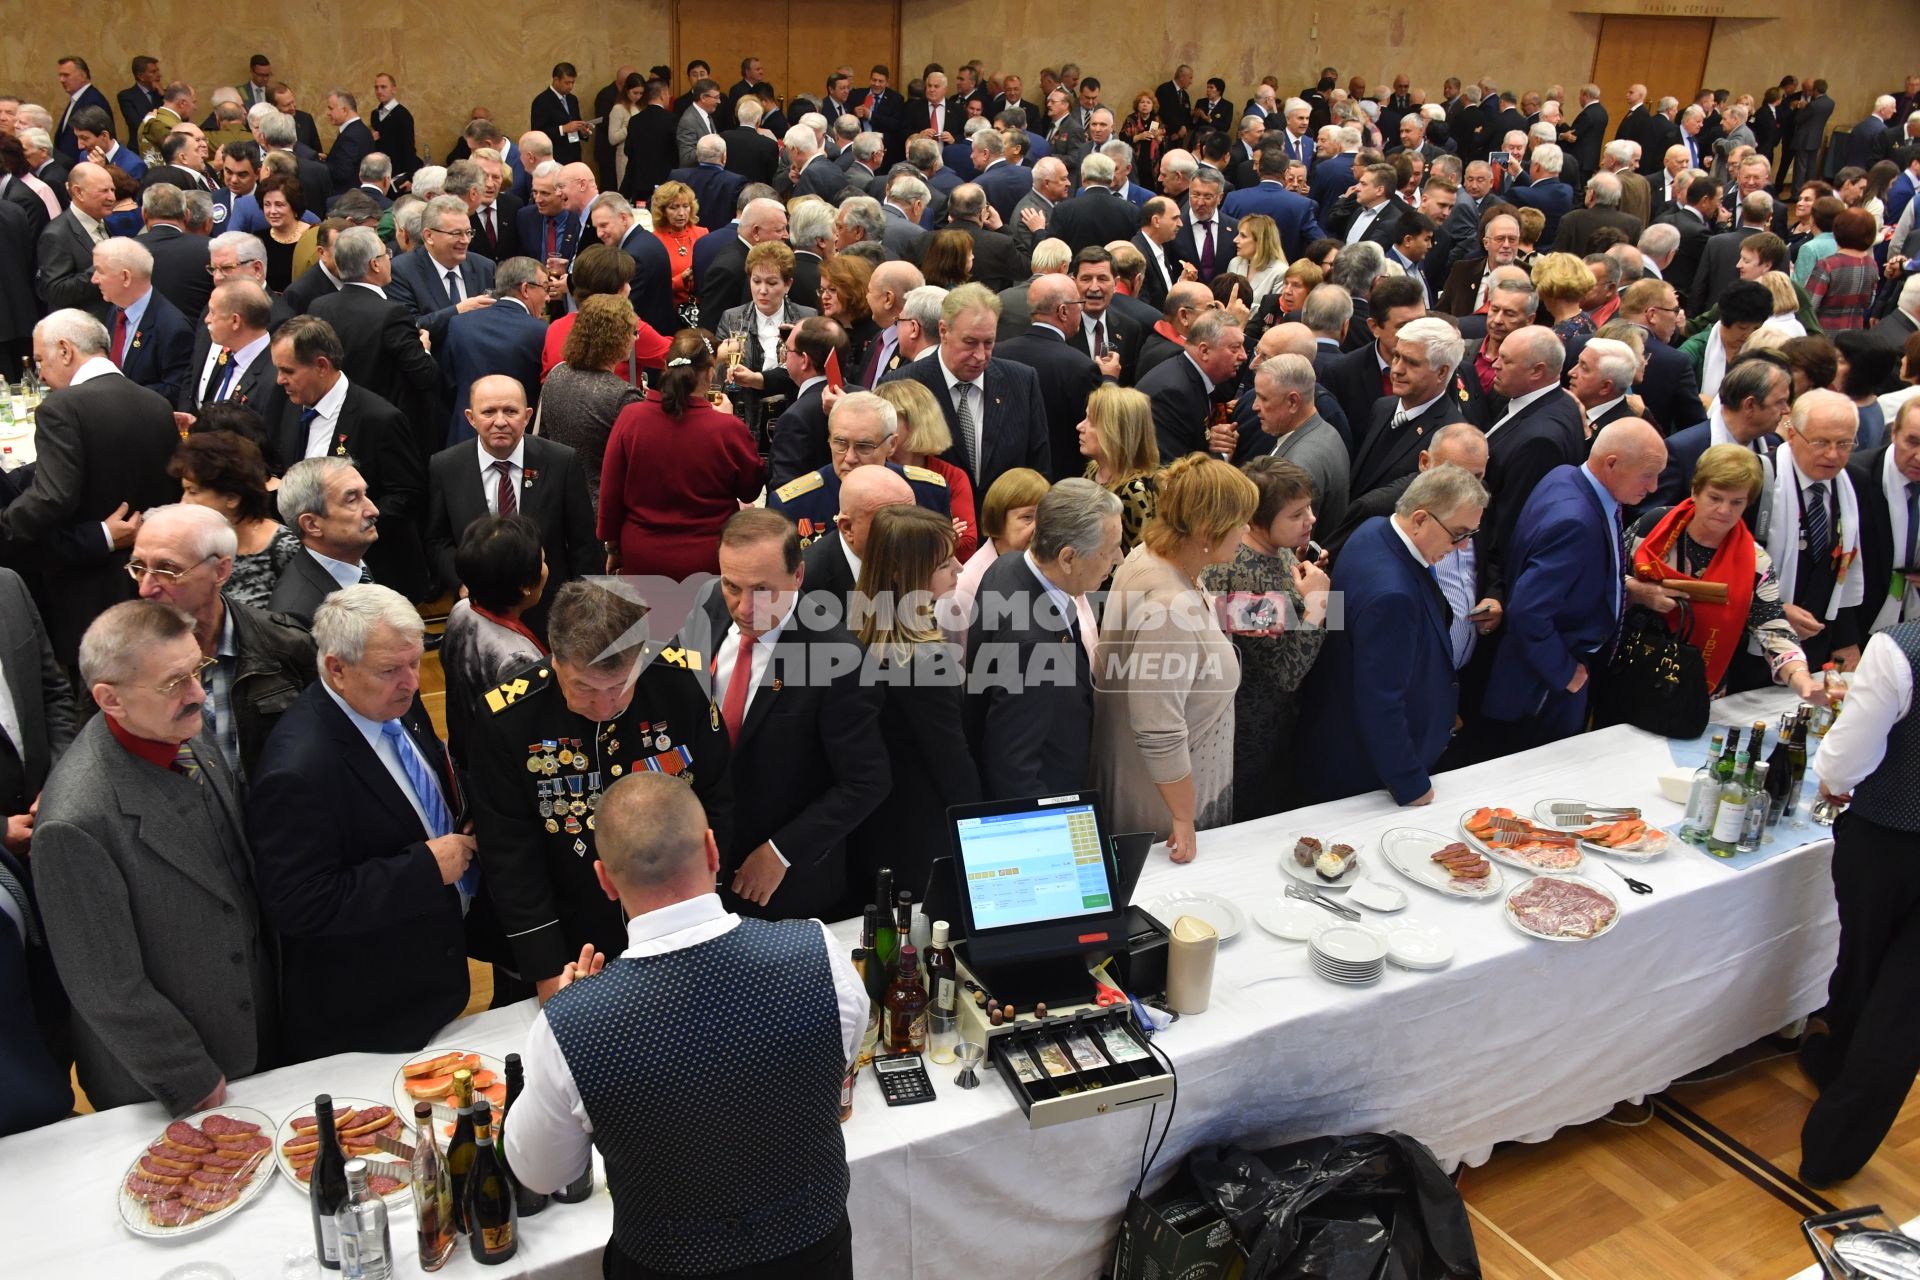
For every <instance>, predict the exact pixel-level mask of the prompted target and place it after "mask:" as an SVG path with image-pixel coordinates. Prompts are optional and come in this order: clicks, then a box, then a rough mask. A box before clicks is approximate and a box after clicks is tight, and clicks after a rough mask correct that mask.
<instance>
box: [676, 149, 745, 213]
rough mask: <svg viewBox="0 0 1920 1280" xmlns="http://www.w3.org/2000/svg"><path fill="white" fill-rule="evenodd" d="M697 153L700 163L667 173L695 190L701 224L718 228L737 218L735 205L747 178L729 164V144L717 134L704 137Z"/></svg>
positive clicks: (695, 151) (695, 150)
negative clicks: (734, 217)
mask: <svg viewBox="0 0 1920 1280" xmlns="http://www.w3.org/2000/svg"><path fill="white" fill-rule="evenodd" d="M694 154H695V155H696V156H698V157H699V158H700V163H698V164H697V165H695V166H694V167H693V168H691V169H675V170H673V171H672V172H671V173H669V174H668V175H667V177H668V180H669V181H672V182H683V183H685V184H686V185H687V186H688V188H690V189H691V190H692V192H693V198H694V200H695V201H696V202H697V203H698V205H699V208H700V225H701V226H703V227H705V228H706V229H707V230H709V231H718V230H720V229H721V228H722V227H724V226H726V225H727V223H729V222H731V221H732V220H733V211H734V206H735V204H736V203H737V202H738V201H739V199H740V190H741V188H742V187H745V186H746V185H747V179H746V178H745V177H744V176H742V175H741V174H738V173H735V172H734V171H733V170H731V169H729V168H728V167H727V144H726V142H725V140H723V139H722V138H720V137H719V136H718V135H717V134H711V133H710V134H708V135H707V136H706V137H704V138H702V139H700V141H699V143H698V144H697V145H696V146H695V148H694Z"/></svg>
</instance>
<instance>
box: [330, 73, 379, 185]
mask: <svg viewBox="0 0 1920 1280" xmlns="http://www.w3.org/2000/svg"><path fill="white" fill-rule="evenodd" d="M327 121H328V123H330V124H332V125H333V127H334V129H335V130H337V132H336V133H335V134H334V137H333V147H332V149H331V150H329V151H328V152H327V176H328V177H330V178H332V179H333V189H334V190H335V191H345V190H347V189H348V188H350V187H352V186H354V185H356V184H357V183H358V182H359V181H360V162H361V161H362V160H364V159H365V158H366V157H367V156H369V155H371V154H372V153H373V146H374V143H373V130H371V129H369V128H367V122H366V121H364V120H362V119H361V118H360V105H359V103H358V102H356V101H355V99H354V96H353V95H352V94H351V93H348V92H346V91H345V90H343V89H335V90H333V91H332V92H330V93H328V94H327Z"/></svg>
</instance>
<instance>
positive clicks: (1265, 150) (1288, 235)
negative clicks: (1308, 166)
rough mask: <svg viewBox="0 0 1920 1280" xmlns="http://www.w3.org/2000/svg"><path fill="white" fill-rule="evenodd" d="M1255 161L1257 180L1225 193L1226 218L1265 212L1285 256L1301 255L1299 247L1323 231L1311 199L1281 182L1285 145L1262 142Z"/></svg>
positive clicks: (1322, 233)
mask: <svg viewBox="0 0 1920 1280" xmlns="http://www.w3.org/2000/svg"><path fill="white" fill-rule="evenodd" d="M1254 165H1255V171H1256V172H1257V173H1258V174H1259V177H1260V181H1259V182H1258V183H1256V184H1255V185H1253V186H1251V187H1248V188H1247V189H1246V190H1244V191H1236V192H1234V193H1233V194H1232V195H1230V196H1228V197H1227V199H1226V203H1225V204H1224V205H1223V206H1222V207H1223V208H1225V209H1226V211H1227V216H1228V217H1229V218H1233V219H1236V220H1237V219H1240V218H1244V217H1246V216H1247V215H1248V214H1250V213H1264V214H1266V215H1267V216H1268V217H1269V218H1272V219H1273V225H1274V226H1275V227H1276V228H1278V230H1279V232H1280V244H1281V246H1282V247H1283V248H1285V249H1286V251H1287V260H1288V261H1289V262H1291V261H1292V260H1294V259H1295V258H1298V257H1299V256H1300V251H1301V250H1303V249H1305V248H1306V247H1307V245H1308V244H1309V243H1311V242H1312V241H1315V240H1318V239H1319V238H1320V237H1321V236H1323V235H1325V234H1326V233H1325V232H1323V231H1322V230H1321V229H1320V222H1319V219H1318V218H1317V217H1316V216H1315V212H1316V211H1315V209H1314V207H1313V201H1311V200H1309V199H1308V198H1307V197H1305V196H1302V195H1295V194H1294V193H1293V192H1291V191H1289V190H1287V189H1286V187H1285V186H1284V185H1282V183H1281V179H1282V178H1284V177H1286V174H1287V153H1286V150H1285V149H1284V148H1282V147H1281V146H1280V145H1279V144H1277V143H1276V144H1275V145H1273V146H1267V145H1266V144H1264V143H1262V144H1261V147H1260V150H1259V152H1258V154H1257V156H1256V157H1255V160H1254Z"/></svg>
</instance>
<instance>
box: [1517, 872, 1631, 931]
mask: <svg viewBox="0 0 1920 1280" xmlns="http://www.w3.org/2000/svg"><path fill="white" fill-rule="evenodd" d="M1507 919H1508V920H1510V921H1512V922H1513V927H1514V928H1516V929H1518V930H1519V931H1520V932H1522V933H1524V934H1526V935H1527V936H1528V937H1530V938H1544V939H1545V940H1546V941H1548V942H1586V941H1588V940H1590V939H1592V938H1597V937H1599V936H1600V935H1601V934H1603V933H1606V932H1607V931H1608V930H1610V929H1612V928H1613V926H1614V925H1615V924H1616V923H1618V921H1619V919H1620V900H1619V899H1618V898H1616V897H1614V896H1613V893H1612V891H1611V890H1609V889H1608V888H1607V887H1606V886H1605V885H1601V884H1596V883H1594V882H1593V881H1591V880H1589V879H1587V878H1586V877H1585V876H1563V875H1551V874H1548V875H1538V876H1535V877H1534V878H1533V879H1531V880H1528V881H1525V882H1523V883H1521V884H1518V885H1516V886H1514V889H1513V892H1511V893H1509V894H1508V895H1507Z"/></svg>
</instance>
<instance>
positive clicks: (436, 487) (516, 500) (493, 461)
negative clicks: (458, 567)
mask: <svg viewBox="0 0 1920 1280" xmlns="http://www.w3.org/2000/svg"><path fill="white" fill-rule="evenodd" d="M467 418H468V421H469V422H470V423H471V424H472V425H471V430H472V431H473V432H475V433H476V434H477V436H478V439H477V440H468V441H465V442H463V443H459V444H455V445H452V446H451V447H449V448H446V449H443V450H441V451H440V452H439V453H437V454H435V455H434V456H433V458H432V460H431V461H430V462H429V463H428V465H427V525H426V543H427V553H428V555H429V556H430V557H431V558H432V561H433V566H434V574H435V583H436V586H437V587H438V588H439V589H443V590H455V589H457V587H458V583H459V578H458V575H457V574H456V573H455V572H454V559H453V558H454V552H455V550H456V549H457V548H458V547H459V545H460V538H461V535H462V534H463V533H464V532H465V530H466V528H467V526H468V525H470V524H472V523H473V522H474V521H475V520H478V519H479V518H480V517H482V516H486V515H513V514H515V513H518V514H520V515H524V516H526V517H527V518H528V519H530V520H532V521H533V522H534V523H535V524H536V525H538V526H539V528H540V542H541V546H542V548H543V549H544V550H545V552H546V563H547V590H546V592H545V596H544V598H546V599H550V598H551V597H552V596H553V594H554V593H556V592H558V591H559V590H560V587H561V585H562V584H564V583H567V582H570V581H572V580H573V579H575V578H583V577H586V576H587V575H588V574H591V573H593V572H595V571H596V570H598V569H599V568H600V566H601V564H602V557H601V555H600V544H599V542H598V541H597V540H596V538H595V537H594V526H593V506H592V503H591V501H590V500H589V499H588V497H587V482H586V472H585V470H584V469H583V468H582V467H581V465H580V462H579V459H578V457H577V456H576V455H575V453H574V451H573V450H572V449H569V448H568V447H567V446H565V445H563V444H557V443H555V442H553V441H551V440H543V439H541V438H540V437H539V436H531V437H530V436H528V435H527V424H528V423H529V422H530V421H531V420H532V413H531V412H530V411H529V410H528V408H527V397H526V393H525V392H524V391H522V390H521V388H520V384H518V383H517V382H515V381H514V380H513V379H512V378H509V377H506V376H503V375H497V374H496V375H491V376H488V377H483V378H481V379H479V380H478V381H476V382H475V383H474V384H473V388H472V396H471V400H470V402H469V407H468V409H467ZM545 616H546V615H545V610H544V609H539V608H538V607H537V606H536V610H534V611H530V612H529V617H530V618H531V619H532V621H531V622H530V624H529V625H532V626H534V627H536V628H542V629H544V628H543V620H544V618H545Z"/></svg>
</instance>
